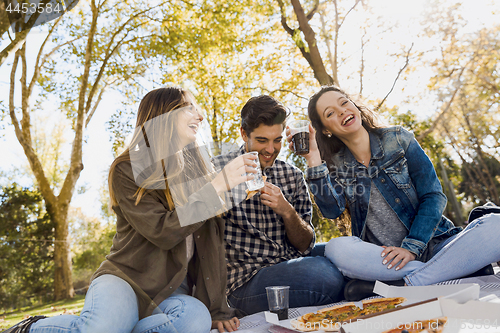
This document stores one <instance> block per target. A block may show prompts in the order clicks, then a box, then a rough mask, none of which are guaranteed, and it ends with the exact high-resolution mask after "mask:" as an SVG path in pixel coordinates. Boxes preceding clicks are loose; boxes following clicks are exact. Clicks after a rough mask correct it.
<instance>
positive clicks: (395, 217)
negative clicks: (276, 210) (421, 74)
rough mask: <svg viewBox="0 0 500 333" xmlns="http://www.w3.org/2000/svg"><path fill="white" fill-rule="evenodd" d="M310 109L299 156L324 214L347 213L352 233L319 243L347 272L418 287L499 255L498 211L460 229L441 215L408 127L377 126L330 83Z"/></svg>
mask: <svg viewBox="0 0 500 333" xmlns="http://www.w3.org/2000/svg"><path fill="white" fill-rule="evenodd" d="M308 112H309V118H310V120H311V123H312V126H310V129H309V130H310V133H311V134H310V151H309V153H308V154H306V155H303V156H304V157H305V158H306V160H307V163H308V167H309V168H308V170H307V177H308V182H309V185H310V189H311V192H312V193H313V195H314V196H315V201H316V203H317V204H318V206H319V208H320V210H321V212H322V213H323V215H324V216H325V217H328V218H337V217H338V216H340V214H342V212H343V211H344V210H345V209H346V208H347V209H348V210H349V212H350V214H351V224H352V234H353V237H339V238H335V239H332V240H331V241H330V242H329V243H328V244H327V245H326V249H325V255H326V256H327V257H328V258H329V259H330V260H331V261H332V262H333V263H334V264H335V265H337V267H338V268H339V269H340V270H341V271H342V273H343V274H344V275H345V276H347V277H349V278H354V279H361V280H366V281H375V280H386V281H391V280H400V279H402V278H403V279H404V283H406V284H407V285H415V286H420V285H429V284H433V283H437V282H440V281H444V280H448V279H453V278H458V277H462V276H465V275H468V274H470V273H473V272H476V271H477V270H478V269H480V268H482V267H484V266H486V265H488V264H490V263H492V262H494V261H498V260H500V248H499V247H498V245H497V242H498V239H499V238H500V224H499V223H500V214H489V215H484V216H482V217H481V218H478V219H476V220H474V221H472V222H471V223H469V224H468V226H467V227H466V228H465V229H464V230H461V228H458V227H455V226H454V225H453V223H452V222H451V221H450V220H449V219H447V218H446V217H445V216H443V215H442V214H443V211H444V209H445V206H446V196H445V195H444V194H443V191H442V188H441V184H440V182H439V179H438V177H437V175H436V172H435V170H434V167H433V165H432V163H431V161H430V159H429V157H428V156H427V155H426V154H425V152H424V151H423V150H422V148H421V147H420V145H419V144H418V142H417V140H415V137H414V136H413V134H412V133H410V132H408V131H407V130H405V129H404V128H402V127H401V126H393V127H382V126H380V125H378V124H377V121H376V115H375V114H374V113H373V112H372V111H370V110H368V109H367V108H365V107H362V106H361V107H360V106H358V105H356V104H355V103H354V102H353V101H352V100H351V99H350V98H349V97H348V95H346V94H345V93H344V92H343V91H342V90H340V89H338V88H336V87H333V86H328V87H323V88H322V89H321V90H320V91H319V92H318V93H316V94H315V95H313V96H312V97H311V99H310V101H309V106H308ZM287 135H288V137H287V139H288V141H289V142H290V141H291V136H290V131H289V130H288V129H287ZM291 146H292V143H291V142H290V147H291ZM325 161H326V162H325ZM478 244H481V252H480V253H479V252H478V251H477V250H476V249H475V247H476V246H478ZM401 283H403V281H401Z"/></svg>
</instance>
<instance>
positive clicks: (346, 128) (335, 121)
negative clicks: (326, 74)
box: [316, 91, 363, 139]
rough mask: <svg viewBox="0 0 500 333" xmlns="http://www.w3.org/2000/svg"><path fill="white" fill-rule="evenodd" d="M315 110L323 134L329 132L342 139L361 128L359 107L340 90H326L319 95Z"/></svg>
mask: <svg viewBox="0 0 500 333" xmlns="http://www.w3.org/2000/svg"><path fill="white" fill-rule="evenodd" d="M316 111H317V112H318V115H319V117H320V119H321V122H322V123H323V126H324V133H325V134H327V133H326V132H329V133H331V134H333V135H335V136H336V137H338V138H339V139H342V138H347V137H349V136H351V135H352V134H354V133H356V132H357V131H358V130H360V129H362V128H363V126H362V122H361V113H360V111H359V109H358V108H357V107H356V105H354V103H353V102H352V101H351V100H349V99H348V98H347V97H346V96H344V95H343V94H342V93H340V92H337V91H327V92H325V93H324V94H323V95H321V97H320V98H319V99H318V102H317V103H316Z"/></svg>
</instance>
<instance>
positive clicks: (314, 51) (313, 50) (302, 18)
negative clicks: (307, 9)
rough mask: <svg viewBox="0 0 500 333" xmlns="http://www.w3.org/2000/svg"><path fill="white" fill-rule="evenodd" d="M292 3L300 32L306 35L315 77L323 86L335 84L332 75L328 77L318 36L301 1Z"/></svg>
mask: <svg viewBox="0 0 500 333" xmlns="http://www.w3.org/2000/svg"><path fill="white" fill-rule="evenodd" d="M291 2H292V6H293V10H294V11H295V15H297V20H298V21H299V27H300V30H301V31H302V32H303V33H304V37H305V39H306V42H307V46H308V47H309V52H308V54H309V56H310V60H311V61H310V63H309V64H310V65H311V67H312V70H313V72H314V77H315V78H316V80H318V82H319V83H320V84H321V85H329V84H333V79H332V77H331V76H330V75H328V73H327V72H326V68H325V65H324V64H323V59H322V58H321V54H320V52H319V49H318V42H317V41H316V34H315V33H314V30H313V29H312V27H311V25H310V24H309V20H308V19H307V16H306V14H305V13H304V9H303V8H302V5H301V4H300V1H299V0H291Z"/></svg>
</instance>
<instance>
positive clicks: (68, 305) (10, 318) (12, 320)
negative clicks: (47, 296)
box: [0, 295, 85, 331]
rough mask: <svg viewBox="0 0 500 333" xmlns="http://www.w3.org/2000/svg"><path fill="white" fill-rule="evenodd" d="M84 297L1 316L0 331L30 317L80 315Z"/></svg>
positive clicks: (79, 296) (80, 296) (23, 309)
mask: <svg viewBox="0 0 500 333" xmlns="http://www.w3.org/2000/svg"><path fill="white" fill-rule="evenodd" d="M84 301H85V296H84V295H77V296H75V297H74V298H73V299H69V300H62V301H58V302H52V303H48V304H43V305H39V306H34V307H27V308H22V309H20V310H18V311H13V312H8V313H3V314H0V331H3V330H5V329H7V328H9V327H11V326H14V325H15V324H17V323H18V322H20V321H21V320H23V319H24V318H27V317H28V316H39V315H42V316H47V317H53V316H57V315H60V314H75V315H78V314H79V313H80V311H81V310H82V308H83V302H84Z"/></svg>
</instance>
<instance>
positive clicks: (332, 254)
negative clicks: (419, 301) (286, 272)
mask: <svg viewBox="0 0 500 333" xmlns="http://www.w3.org/2000/svg"><path fill="white" fill-rule="evenodd" d="M499 239H500V214H487V215H484V216H482V217H480V218H478V219H476V220H474V221H472V222H470V223H469V224H468V225H467V227H466V228H465V229H464V230H462V231H461V232H460V233H458V234H456V235H453V236H451V237H449V238H447V239H445V240H443V241H442V242H440V243H439V244H437V245H436V246H435V248H434V249H433V253H432V258H431V259H430V260H429V261H428V262H426V263H423V262H421V261H417V260H413V261H410V262H409V263H407V264H406V266H404V267H403V268H402V269H400V270H399V271H396V270H395V269H394V267H396V266H397V265H394V267H393V268H392V269H387V266H388V264H387V265H383V264H382V261H383V258H382V257H381V256H380V255H381V253H382V250H383V248H382V247H380V246H377V245H375V244H371V243H367V242H364V241H362V240H360V239H359V238H358V237H339V238H334V239H332V240H331V241H330V242H328V244H327V245H326V248H325V256H326V257H327V258H328V259H330V260H331V261H332V263H334V264H335V265H336V266H337V267H338V268H339V270H340V271H341V272H342V273H343V274H344V275H345V276H347V277H350V278H354V279H361V280H366V281H375V280H381V281H393V280H400V279H404V280H405V282H406V284H407V285H409V286H425V285H430V284H434V283H438V282H442V281H446V280H450V279H457V278H460V277H463V276H467V275H469V274H471V273H474V272H476V271H477V270H479V269H481V268H483V267H484V266H486V265H488V264H491V263H492V262H495V261H498V260H500V247H499V246H498V240H499Z"/></svg>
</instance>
